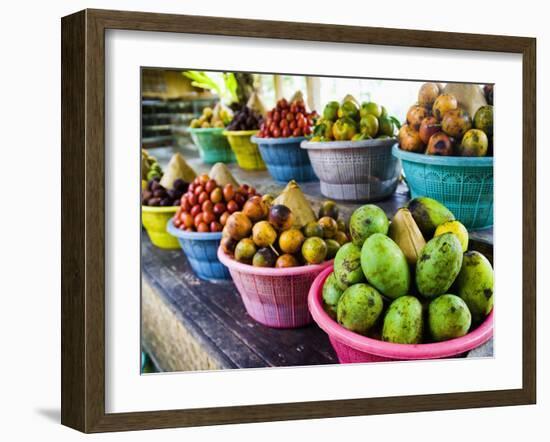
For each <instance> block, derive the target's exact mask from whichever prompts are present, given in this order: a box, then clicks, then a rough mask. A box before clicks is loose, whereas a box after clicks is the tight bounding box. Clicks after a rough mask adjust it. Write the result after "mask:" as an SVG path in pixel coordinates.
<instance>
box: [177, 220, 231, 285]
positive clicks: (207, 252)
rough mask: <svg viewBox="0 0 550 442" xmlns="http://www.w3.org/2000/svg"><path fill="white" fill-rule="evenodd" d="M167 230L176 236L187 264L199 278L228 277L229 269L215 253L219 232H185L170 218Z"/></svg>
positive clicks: (218, 241) (220, 237)
mask: <svg viewBox="0 0 550 442" xmlns="http://www.w3.org/2000/svg"><path fill="white" fill-rule="evenodd" d="M167 230H168V232H169V233H170V234H171V235H173V236H175V237H176V238H177V240H178V242H179V245H180V247H181V248H182V250H183V252H184V253H185V256H186V258H187V261H189V265H190V266H191V268H192V269H193V271H194V272H195V274H196V275H197V276H198V277H199V278H201V279H205V280H207V281H211V280H219V279H229V278H230V275H229V270H228V269H227V267H226V266H224V265H223V264H222V263H221V262H220V260H219V259H218V254H217V250H218V247H219V246H220V241H221V239H222V234H221V232H211V233H199V232H185V231H183V230H180V229H178V228H176V227H174V224H173V223H172V220H171V219H170V220H169V221H168V224H167Z"/></svg>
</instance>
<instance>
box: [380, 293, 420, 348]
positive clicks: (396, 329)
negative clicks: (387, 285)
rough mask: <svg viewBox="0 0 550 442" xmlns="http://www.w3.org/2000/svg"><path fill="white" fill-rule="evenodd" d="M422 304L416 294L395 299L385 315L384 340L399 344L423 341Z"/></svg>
mask: <svg viewBox="0 0 550 442" xmlns="http://www.w3.org/2000/svg"><path fill="white" fill-rule="evenodd" d="M422 331H423V319H422V304H421V303H420V301H419V300H418V299H417V298H415V297H414V296H401V297H400V298H397V299H396V300H394V301H393V302H392V303H391V304H390V306H389V307H388V310H387V312H386V316H385V317H384V325H383V327H382V340H383V341H386V342H395V343H398V344H419V343H420V342H421V341H422Z"/></svg>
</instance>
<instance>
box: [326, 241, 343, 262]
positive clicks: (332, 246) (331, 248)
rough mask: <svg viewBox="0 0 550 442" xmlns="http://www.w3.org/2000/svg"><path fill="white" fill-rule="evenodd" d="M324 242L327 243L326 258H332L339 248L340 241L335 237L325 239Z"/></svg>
mask: <svg viewBox="0 0 550 442" xmlns="http://www.w3.org/2000/svg"><path fill="white" fill-rule="evenodd" d="M325 244H326V245H327V259H332V258H334V257H335V256H336V253H338V250H340V243H339V242H338V241H336V240H335V239H325Z"/></svg>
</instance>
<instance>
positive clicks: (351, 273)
mask: <svg viewBox="0 0 550 442" xmlns="http://www.w3.org/2000/svg"><path fill="white" fill-rule="evenodd" d="M334 276H335V278H336V281H337V283H338V285H339V286H340V288H346V287H347V286H349V285H352V284H357V283H358V282H363V281H364V280H365V275H364V274H363V270H362V269H361V249H360V248H359V247H357V246H356V245H355V244H353V243H351V242H348V243H347V244H344V245H343V246H342V247H340V249H339V250H338V252H336V257H335V258H334Z"/></svg>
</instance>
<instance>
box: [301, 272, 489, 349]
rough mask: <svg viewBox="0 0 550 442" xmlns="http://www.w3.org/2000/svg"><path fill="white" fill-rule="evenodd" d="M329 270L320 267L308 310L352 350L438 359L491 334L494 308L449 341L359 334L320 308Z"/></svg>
mask: <svg viewBox="0 0 550 442" xmlns="http://www.w3.org/2000/svg"><path fill="white" fill-rule="evenodd" d="M332 271H333V269H332V267H331V268H327V269H325V270H323V271H322V272H321V273H320V274H319V275H318V276H317V277H316V278H315V281H313V284H312V285H311V288H310V290H309V294H308V307H309V311H310V313H311V316H312V317H313V320H314V321H315V322H316V324H317V325H318V326H319V327H320V328H321V329H322V330H323V331H324V332H325V333H327V335H329V337H330V338H332V339H335V340H337V341H338V342H340V343H342V344H345V345H347V346H349V347H351V348H353V349H354V350H357V351H360V352H363V353H369V354H373V355H376V356H381V357H386V358H390V359H438V358H445V357H449V356H453V355H457V354H461V353H464V352H466V351H469V350H472V349H474V348H476V347H479V346H480V345H481V344H484V343H485V342H487V341H488V340H489V339H490V338H491V336H492V335H493V313H494V307H493V310H491V313H489V315H488V316H487V317H486V318H485V320H484V321H483V322H482V323H481V324H480V325H479V326H478V327H477V328H476V329H474V330H472V331H471V332H470V333H468V334H466V335H464V336H461V337H460V338H455V339H450V340H448V341H443V342H435V343H427V344H395V343H393V342H384V341H381V340H378V339H373V338H369V337H367V336H362V335H360V334H357V333H355V332H352V331H350V330H348V329H346V328H344V327H343V326H341V325H340V324H338V323H337V322H336V321H335V320H334V319H332V318H331V317H330V316H329V315H328V314H327V313H326V312H325V310H324V309H323V306H322V302H321V299H322V291H323V284H324V282H325V280H326V279H327V277H328V276H329V274H330V273H331V272H332Z"/></svg>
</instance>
